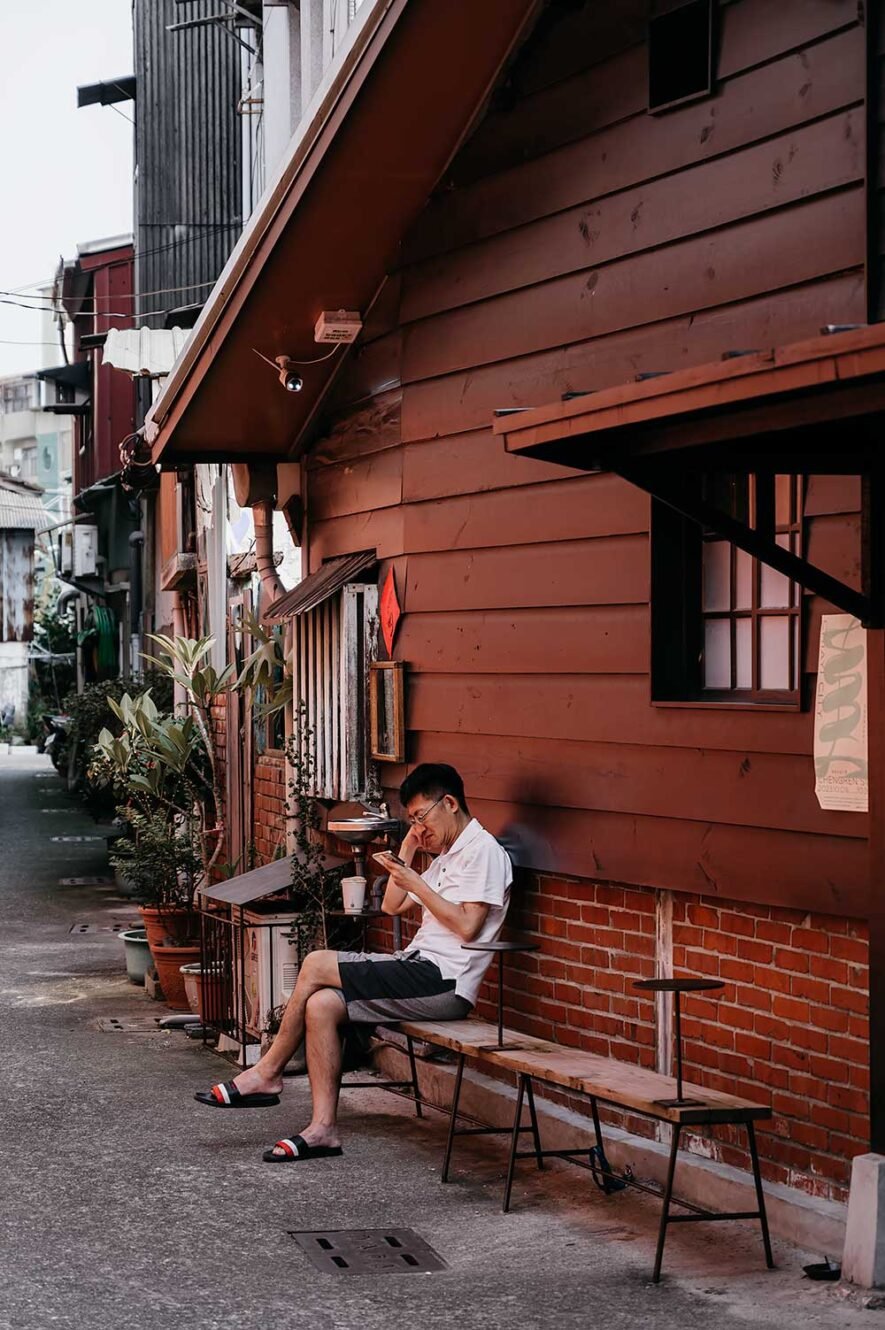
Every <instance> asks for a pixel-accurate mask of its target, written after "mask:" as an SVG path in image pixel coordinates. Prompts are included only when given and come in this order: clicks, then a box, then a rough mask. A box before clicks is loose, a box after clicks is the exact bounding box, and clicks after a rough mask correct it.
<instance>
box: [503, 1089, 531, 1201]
mask: <svg viewBox="0 0 885 1330" xmlns="http://www.w3.org/2000/svg"><path fill="white" fill-rule="evenodd" d="M528 1080H529V1078H528V1076H526V1075H525V1074H524V1073H523V1072H520V1076H519V1088H518V1090H517V1092H516V1112H515V1113H514V1115H513V1131H512V1133H511V1136H510V1159H509V1161H508V1164H507V1183H506V1185H505V1187H504V1204H503V1205H502V1207H501V1209H502V1210H503V1211H504V1213H505V1215H506V1214H507V1211H508V1210H509V1209H510V1191H511V1188H512V1187H513V1170H514V1169H515V1167H516V1148H517V1146H518V1145H519V1125H520V1122H521V1120H522V1100H523V1096H524V1094H525V1087H526V1083H527V1082H528Z"/></svg>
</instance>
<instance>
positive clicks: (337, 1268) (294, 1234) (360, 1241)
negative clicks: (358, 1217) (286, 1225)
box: [289, 1228, 448, 1275]
mask: <svg viewBox="0 0 885 1330" xmlns="http://www.w3.org/2000/svg"><path fill="white" fill-rule="evenodd" d="M289 1237H290V1238H294V1239H295V1241H296V1242H297V1243H298V1246H299V1247H300V1248H301V1250H302V1251H303V1252H305V1253H306V1254H307V1256H308V1257H309V1258H310V1261H311V1262H312V1264H313V1265H315V1266H316V1267H317V1268H318V1269H320V1270H326V1271H327V1272H328V1273H330V1274H344V1275H383V1274H422V1273H425V1274H426V1273H427V1272H428V1271H430V1270H446V1269H447V1268H448V1267H447V1265H446V1263H445V1261H444V1260H443V1259H442V1257H441V1256H438V1255H437V1253H436V1252H435V1251H434V1250H433V1248H432V1247H431V1246H430V1244H429V1243H427V1242H425V1241H424V1239H423V1238H422V1237H419V1236H418V1234H417V1233H416V1232H415V1231H414V1230H413V1229H411V1228H338V1229H328V1230H325V1231H324V1232H320V1233H308V1232H302V1231H299V1230H291V1229H290V1231H289Z"/></svg>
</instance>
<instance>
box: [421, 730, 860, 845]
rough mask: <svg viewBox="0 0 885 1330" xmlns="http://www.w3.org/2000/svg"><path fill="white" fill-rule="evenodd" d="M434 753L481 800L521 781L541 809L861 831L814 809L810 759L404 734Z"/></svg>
mask: <svg viewBox="0 0 885 1330" xmlns="http://www.w3.org/2000/svg"><path fill="white" fill-rule="evenodd" d="M442 751H445V752H446V753H447V754H448V757H447V758H446V761H448V762H451V763H452V765H453V766H454V767H456V768H457V769H458V771H459V772H460V773H461V775H462V776H463V778H464V784H465V786H466V788H467V789H468V790H470V791H471V794H472V795H474V796H475V797H476V798H479V799H490V800H493V801H495V802H500V803H510V802H514V803H517V802H522V801H523V799H524V797H525V796H524V790H525V787H526V785H529V786H530V787H531V790H532V795H533V802H535V803H537V804H539V805H541V806H542V807H552V808H575V809H585V810H587V811H594V812H609V813H629V814H636V815H639V816H643V817H663V818H675V819H678V820H684V821H686V822H717V823H720V824H723V825H729V826H741V827H767V828H769V829H770V830H773V831H776V830H778V829H779V828H781V829H783V830H784V831H790V832H794V831H803V832H808V833H811V834H814V835H828V836H838V837H843V836H847V837H856V836H863V835H866V832H867V822H868V819H867V817H866V816H865V815H861V814H857V813H842V812H839V813H834V812H824V811H823V810H822V809H821V808H819V807H818V803H817V800H816V799H815V797H814V764H813V761H812V758H811V756H810V755H807V756H797V755H794V754H788V755H784V754H779V753H777V754H773V753H753V754H750V753H740V752H724V751H721V750H720V751H716V750H713V749H707V748H701V749H698V748H686V747H675V748H669V747H668V748H664V747H661V748H656V747H653V746H652V745H651V744H647V745H644V746H641V747H640V746H639V745H636V744H623V743H610V744H609V743H581V742H576V741H574V740H570V739H559V740H557V741H556V742H551V741H550V740H549V739H546V738H541V739H531V738H525V737H522V736H517V737H513V736H502V735H492V734H465V733H461V734H451V733H440V732H438V731H433V730H431V731H422V732H421V733H420V734H413V735H411V736H410V747H409V755H410V758H411V759H412V760H413V761H415V762H430V761H434V760H438V759H436V758H435V756H434V755H435V754H438V753H440V752H442Z"/></svg>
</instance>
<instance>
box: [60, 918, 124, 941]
mask: <svg viewBox="0 0 885 1330" xmlns="http://www.w3.org/2000/svg"><path fill="white" fill-rule="evenodd" d="M140 924H141V920H140V919H139V917H138V916H137V915H134V914H127V915H115V916H112V917H111V918H110V919H78V920H77V922H76V923H75V924H71V927H70V928H69V929H68V932H69V933H73V934H74V936H75V937H80V936H81V935H82V934H84V933H122V932H123V930H124V929H125V928H136V927H138V926H139V925H140Z"/></svg>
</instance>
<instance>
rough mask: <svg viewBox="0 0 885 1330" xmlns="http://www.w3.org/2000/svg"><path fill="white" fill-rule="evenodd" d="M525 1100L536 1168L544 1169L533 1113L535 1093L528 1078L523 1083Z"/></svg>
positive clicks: (530, 1079)
mask: <svg viewBox="0 0 885 1330" xmlns="http://www.w3.org/2000/svg"><path fill="white" fill-rule="evenodd" d="M525 1091H526V1098H527V1099H528V1105H529V1121H530V1122H531V1124H532V1140H533V1141H534V1142H535V1158H536V1159H537V1161H538V1168H539V1169H542V1168H543V1167H544V1156H543V1155H542V1153H541V1133H540V1131H539V1130H538V1115H537V1113H536V1112H535V1092H534V1090H533V1089H532V1078H531V1076H529V1078H528V1080H527V1081H526V1083H525Z"/></svg>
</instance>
